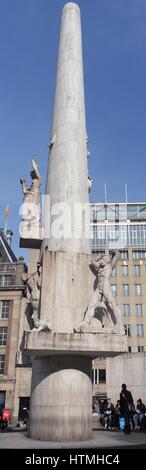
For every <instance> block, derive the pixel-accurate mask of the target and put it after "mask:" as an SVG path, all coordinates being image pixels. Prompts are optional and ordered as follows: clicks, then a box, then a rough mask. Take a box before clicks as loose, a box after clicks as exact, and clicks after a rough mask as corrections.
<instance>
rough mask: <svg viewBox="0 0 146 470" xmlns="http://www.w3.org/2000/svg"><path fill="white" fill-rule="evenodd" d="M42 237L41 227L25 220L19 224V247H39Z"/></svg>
mask: <svg viewBox="0 0 146 470" xmlns="http://www.w3.org/2000/svg"><path fill="white" fill-rule="evenodd" d="M42 239H43V228H42V227H39V226H38V225H36V226H33V225H31V223H30V224H28V223H26V222H21V225H20V248H29V249H31V248H33V249H40V247H41V242H42Z"/></svg>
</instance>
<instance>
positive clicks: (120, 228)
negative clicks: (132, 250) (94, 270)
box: [91, 223, 146, 247]
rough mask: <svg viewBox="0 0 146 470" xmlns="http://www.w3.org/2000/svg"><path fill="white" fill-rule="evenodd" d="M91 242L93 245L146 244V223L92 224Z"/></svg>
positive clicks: (122, 245) (121, 245)
mask: <svg viewBox="0 0 146 470" xmlns="http://www.w3.org/2000/svg"><path fill="white" fill-rule="evenodd" d="M91 243H92V245H93V246H111V247H112V246H113V244H114V245H115V244H116V246H117V247H124V246H126V245H128V246H138V245H141V246H145V245H146V224H144V225H139V224H137V225H133V224H131V225H129V224H128V225H127V224H119V223H118V224H116V225H109V224H104V225H91Z"/></svg>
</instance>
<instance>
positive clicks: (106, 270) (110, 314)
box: [74, 251, 124, 334]
mask: <svg viewBox="0 0 146 470" xmlns="http://www.w3.org/2000/svg"><path fill="white" fill-rule="evenodd" d="M117 259H118V253H116V252H115V251H112V252H111V253H108V254H104V255H103V254H102V255H99V256H98V257H93V258H92V263H91V265H90V269H91V271H92V273H93V274H94V276H95V278H96V279H95V281H94V289H93V293H92V294H91V297H90V299H89V305H88V307H87V309H86V311H85V314H84V319H83V321H82V322H81V323H80V324H79V325H78V327H77V328H75V329H74V331H76V332H78V331H81V332H86V331H88V332H89V331H90V325H91V324H92V319H93V318H94V317H95V318H96V312H97V317H98V311H99V310H100V312H101V321H100V322H99V321H98V331H102V332H104V331H108V332H113V333H122V334H124V327H123V324H122V315H121V312H120V310H119V308H118V307H117V305H116V303H115V300H114V297H113V294H112V290H111V286H110V277H111V274H112V270H113V268H114V267H115V265H116V262H117ZM93 330H94V329H93ZM91 331H92V327H91Z"/></svg>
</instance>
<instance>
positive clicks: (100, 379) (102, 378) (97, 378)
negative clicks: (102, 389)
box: [92, 369, 106, 385]
mask: <svg viewBox="0 0 146 470" xmlns="http://www.w3.org/2000/svg"><path fill="white" fill-rule="evenodd" d="M99 383H100V384H102V383H106V370H105V369H92V384H93V385H96V384H99Z"/></svg>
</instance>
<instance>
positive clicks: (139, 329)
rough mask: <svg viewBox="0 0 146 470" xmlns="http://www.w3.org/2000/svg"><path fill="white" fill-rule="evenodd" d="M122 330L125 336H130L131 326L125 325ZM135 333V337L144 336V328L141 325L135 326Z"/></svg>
mask: <svg viewBox="0 0 146 470" xmlns="http://www.w3.org/2000/svg"><path fill="white" fill-rule="evenodd" d="M124 328H125V333H126V335H127V336H131V325H129V324H127V325H124ZM136 333H137V336H138V337H139V336H144V326H143V324H137V325H136Z"/></svg>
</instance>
